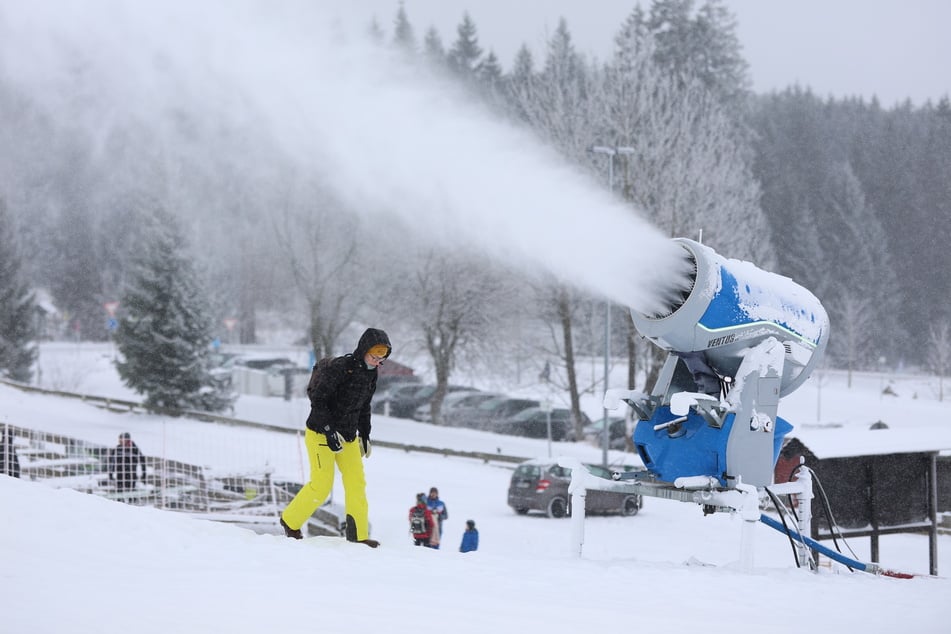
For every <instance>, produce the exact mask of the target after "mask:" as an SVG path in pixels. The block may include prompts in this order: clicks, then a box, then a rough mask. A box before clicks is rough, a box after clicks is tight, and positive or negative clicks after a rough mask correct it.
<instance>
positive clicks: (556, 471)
mask: <svg viewBox="0 0 951 634" xmlns="http://www.w3.org/2000/svg"><path fill="white" fill-rule="evenodd" d="M585 468H586V469H587V470H588V471H590V472H591V473H592V474H593V475H596V476H598V477H599V478H604V479H605V480H611V479H612V478H611V471H609V470H608V469H605V468H604V467H602V466H600V465H591V464H586V465H585ZM625 470H633V469H625ZM570 482H571V469H566V468H565V467H562V466H560V465H558V463H556V462H555V461H553V460H551V459H550V458H549V459H544V460H542V459H535V460H529V461H528V462H523V463H522V464H520V465H519V466H518V467H516V468H515V472H514V473H513V474H512V480H511V482H510V483H509V495H508V504H509V506H511V507H512V509H513V510H514V511H515V512H516V513H518V514H519V515H525V514H526V513H528V512H529V511H541V512H542V513H544V514H545V515H547V516H548V517H567V516H568V515H570V514H571V507H570V496H569V494H568V484H569V483H570ZM643 505H644V500H643V497H642V496H640V495H637V494H633V493H627V492H622V491H597V490H589V491H588V493H587V495H586V496H585V514H586V515H591V514H596V513H600V514H609V513H614V514H618V515H626V516H630V515H637V512H638V511H640V510H641V507H642V506H643Z"/></svg>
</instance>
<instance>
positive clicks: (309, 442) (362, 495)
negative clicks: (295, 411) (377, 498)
mask: <svg viewBox="0 0 951 634" xmlns="http://www.w3.org/2000/svg"><path fill="white" fill-rule="evenodd" d="M304 445H305V446H306V447H307V457H308V458H309V459H310V482H308V483H307V484H305V485H304V486H303V488H301V490H300V491H298V492H297V495H295V496H294V499H293V500H291V502H290V504H288V505H287V508H285V509H284V512H283V513H282V514H281V517H282V518H283V519H284V523H285V524H287V525H288V526H290V527H291V528H295V529H299V528H301V527H302V526H303V525H304V523H305V522H306V521H307V519H308V518H309V517H310V516H311V515H313V514H314V511H316V510H317V508H318V507H319V506H320V505H321V504H323V503H324V502H325V501H326V500H327V497H328V496H329V495H330V491H331V489H333V484H334V465H335V464H336V466H337V467H339V468H340V477H341V479H342V481H343V491H344V497H345V498H346V502H345V508H346V512H347V515H348V516H349V517H348V518H347V519H348V521H349V522H352V524H353V527H352V528H351V530H353V528H355V529H356V540H357V541H362V540H364V539H367V538H368V537H369V536H370V534H369V517H368V516H369V508H368V505H367V481H366V476H364V474H363V456H361V455H360V445H359V441H358V440H354V441H353V442H344V443H343V450H342V451H340V452H338V453H334V452H332V451H330V449H329V448H328V447H327V438H326V437H325V436H324V435H323V434H318V433H317V432H315V431H312V430H310V429H308V430H307V431H306V433H305V434H304Z"/></svg>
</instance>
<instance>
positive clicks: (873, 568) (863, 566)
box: [759, 514, 914, 579]
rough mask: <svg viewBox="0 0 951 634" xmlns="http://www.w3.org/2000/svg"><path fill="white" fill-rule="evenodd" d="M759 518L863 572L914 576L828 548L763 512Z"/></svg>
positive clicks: (827, 555)
mask: <svg viewBox="0 0 951 634" xmlns="http://www.w3.org/2000/svg"><path fill="white" fill-rule="evenodd" d="M759 520H760V521H761V522H762V523H764V524H766V525H767V526H769V527H770V528H775V529H776V530H778V531H779V532H780V533H783V534H784V535H788V534H791V535H792V537H793V538H794V539H796V540H798V541H800V542H802V543H804V544H806V545H807V546H808V547H809V548H812V549H813V550H816V551H819V552H820V553H822V554H823V555H825V556H826V557H828V558H829V559H833V560H835V561H837V562H839V563H840V564H843V565H846V566H848V567H849V568H855V569H856V570H861V571H862V572H867V573H870V574H873V575H886V576H889V577H897V578H899V579H911V578H912V577H914V575H910V574H906V573H903V572H894V571H892V570H886V569H884V568H882V567H881V566H879V565H878V564H875V563H868V564H867V563H863V562H861V561H856V560H854V559H852V558H850V557H846V556H845V555H843V554H842V553H839V552H836V551H834V550H832V549H831V548H828V547H827V546H823V545H822V544H820V543H819V542H817V541H816V540H814V539H810V538H809V537H805V536H804V535H801V534H800V533H799V531H797V530H795V529H792V528H790V529H788V530H787V528H786V527H785V526H783V525H782V523H781V522H778V521H777V520H774V519H773V518H771V517H769V516H768V515H765V514H761V515H760V516H759Z"/></svg>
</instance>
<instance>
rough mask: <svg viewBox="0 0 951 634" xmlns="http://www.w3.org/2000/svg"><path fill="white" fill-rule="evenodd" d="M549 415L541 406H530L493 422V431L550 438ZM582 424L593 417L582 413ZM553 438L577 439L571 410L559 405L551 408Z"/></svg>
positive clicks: (589, 422)
mask: <svg viewBox="0 0 951 634" xmlns="http://www.w3.org/2000/svg"><path fill="white" fill-rule="evenodd" d="M548 416H549V413H548V412H546V411H545V410H544V409H542V408H541V407H528V408H526V409H523V410H522V411H520V412H517V413H515V414H513V415H511V416H505V417H503V418H499V419H496V420H494V421H493V422H492V431H494V432H495V433H497V434H507V435H509V436H526V437H528V438H548ZM581 416H582V425H589V424H591V419H589V418H588V417H587V415H585V413H584V412H582V413H581ZM551 439H552V440H568V441H574V440H577V434H576V433H575V428H574V425H573V424H572V422H571V410H570V409H568V408H565V407H557V408H555V409H552V410H551Z"/></svg>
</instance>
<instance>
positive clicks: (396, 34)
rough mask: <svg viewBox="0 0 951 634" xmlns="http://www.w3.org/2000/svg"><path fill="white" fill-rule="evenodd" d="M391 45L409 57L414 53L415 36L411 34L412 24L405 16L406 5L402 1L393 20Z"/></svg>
mask: <svg viewBox="0 0 951 634" xmlns="http://www.w3.org/2000/svg"><path fill="white" fill-rule="evenodd" d="M393 45H394V46H395V47H396V48H397V50H400V51H403V53H405V54H406V55H407V56H409V57H412V56H414V55H415V54H416V36H415V35H414V34H413V26H412V25H411V24H410V23H409V18H408V17H406V7H405V6H404V5H403V3H402V2H400V7H399V9H397V11H396V18H395V19H394V20H393Z"/></svg>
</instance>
